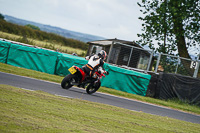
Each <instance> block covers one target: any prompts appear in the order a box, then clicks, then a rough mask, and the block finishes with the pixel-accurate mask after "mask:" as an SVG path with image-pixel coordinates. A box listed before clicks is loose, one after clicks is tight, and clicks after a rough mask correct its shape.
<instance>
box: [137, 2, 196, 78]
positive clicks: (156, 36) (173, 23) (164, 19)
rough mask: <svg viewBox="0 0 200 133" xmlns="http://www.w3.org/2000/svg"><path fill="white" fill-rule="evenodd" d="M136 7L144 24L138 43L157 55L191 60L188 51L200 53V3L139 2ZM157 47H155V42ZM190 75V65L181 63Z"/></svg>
mask: <svg viewBox="0 0 200 133" xmlns="http://www.w3.org/2000/svg"><path fill="white" fill-rule="evenodd" d="M138 5H139V6H140V7H141V8H143V10H140V11H141V12H142V13H143V14H144V15H145V17H143V18H142V17H139V19H140V20H142V21H143V22H144V23H143V24H142V26H143V29H142V30H143V31H144V33H142V34H138V36H139V37H141V39H140V40H139V41H138V42H139V43H142V44H143V45H147V44H148V45H149V47H150V48H151V49H154V50H156V51H158V52H163V53H168V54H174V53H175V51H177V52H178V55H179V56H180V57H185V58H191V57H190V54H189V52H188V49H189V48H193V49H196V53H195V54H196V55H198V54H199V53H200V52H199V51H200V49H199V44H200V8H199V7H200V2H199V0H142V2H141V3H138ZM155 42H156V43H157V44H158V47H157V48H155V45H154V43H155ZM181 63H182V64H183V65H184V67H185V69H186V70H187V71H188V72H189V73H190V75H192V73H193V72H192V71H191V70H190V69H189V65H190V64H189V63H188V62H186V61H182V62H181Z"/></svg>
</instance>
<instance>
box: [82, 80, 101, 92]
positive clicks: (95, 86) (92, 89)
mask: <svg viewBox="0 0 200 133" xmlns="http://www.w3.org/2000/svg"><path fill="white" fill-rule="evenodd" d="M100 86H101V82H97V83H96V84H94V83H90V84H89V85H88V86H87V88H86V92H87V93H88V94H93V93H95V92H96V91H97V90H98V89H99V88H100Z"/></svg>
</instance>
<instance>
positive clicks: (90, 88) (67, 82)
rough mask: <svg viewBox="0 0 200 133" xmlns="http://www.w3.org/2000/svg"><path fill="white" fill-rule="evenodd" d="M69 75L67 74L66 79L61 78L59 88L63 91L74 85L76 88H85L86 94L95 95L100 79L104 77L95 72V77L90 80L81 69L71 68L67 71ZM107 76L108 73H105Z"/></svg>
mask: <svg viewBox="0 0 200 133" xmlns="http://www.w3.org/2000/svg"><path fill="white" fill-rule="evenodd" d="M68 71H69V72H70V74H68V75H67V76H66V77H64V78H63V80H62V82H61V87H62V88H63V89H69V88H71V87H72V86H74V85H77V86H78V87H83V88H86V92H87V93H88V94H93V93H95V92H96V91H97V90H98V89H99V88H100V86H101V81H100V80H101V78H102V77H105V75H104V74H103V73H101V74H100V73H98V72H95V74H94V75H95V76H96V77H95V76H93V77H92V78H91V77H89V76H87V74H86V73H85V72H84V70H83V69H81V68H79V67H77V66H72V67H71V68H69V69H68ZM106 74H107V75H108V73H106Z"/></svg>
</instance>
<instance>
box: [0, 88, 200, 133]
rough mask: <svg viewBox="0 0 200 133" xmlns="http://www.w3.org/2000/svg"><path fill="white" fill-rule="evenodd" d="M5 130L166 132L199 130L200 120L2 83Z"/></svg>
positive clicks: (40, 132)
mask: <svg viewBox="0 0 200 133" xmlns="http://www.w3.org/2000/svg"><path fill="white" fill-rule="evenodd" d="M0 94H1V95H0V118H1V120H0V132H2V133H5V132H6V133H9V132H15V133H32V132H33V133H35V132H37V133H55V132H57V133H60V132H63V133H67V132H81V133H82V132H83V133H84V132H85V133H86V132H88V133H103V132H105V133H122V132H129V133H137V132H146V133H148V132H149V133H161V132H162V133H167V132H183V133H184V132H185V133H189V132H193V133H195V132H196V133H198V132H199V131H200V126H199V124H194V123H190V122H185V121H180V120H176V119H172V118H168V117H161V116H155V115H150V114H146V113H143V112H135V111H130V110H127V109H122V108H118V107H114V106H109V105H104V104H100V103H93V102H89V101H84V100H79V99H70V98H64V97H59V96H55V95H51V94H48V93H45V92H42V91H28V90H23V89H20V88H15V87H12V86H7V85H0Z"/></svg>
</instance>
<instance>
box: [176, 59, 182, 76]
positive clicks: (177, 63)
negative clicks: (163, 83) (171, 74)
mask: <svg viewBox="0 0 200 133" xmlns="http://www.w3.org/2000/svg"><path fill="white" fill-rule="evenodd" d="M180 62H181V61H180V58H178V63H177V65H176V71H175V74H176V73H177V71H178V65H179V64H180Z"/></svg>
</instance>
